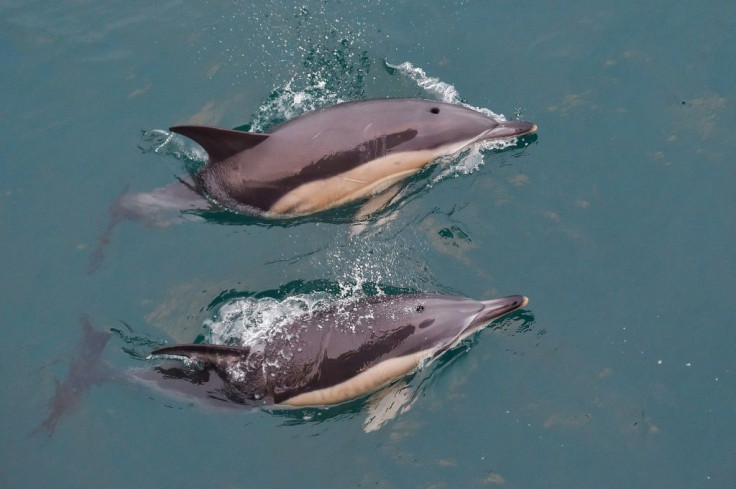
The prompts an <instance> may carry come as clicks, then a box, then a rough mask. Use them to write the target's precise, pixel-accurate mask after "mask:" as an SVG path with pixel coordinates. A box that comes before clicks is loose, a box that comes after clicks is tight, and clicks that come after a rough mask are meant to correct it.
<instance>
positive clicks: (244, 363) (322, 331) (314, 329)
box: [135, 294, 528, 407]
mask: <svg viewBox="0 0 736 489" xmlns="http://www.w3.org/2000/svg"><path fill="white" fill-rule="evenodd" d="M527 302H528V300H527V298H526V297H524V296H509V297H504V298H501V299H493V300H488V301H475V300H472V299H467V298H464V297H454V296H445V295H438V294H401V295H392V296H381V297H371V298H367V299H362V300H359V301H356V302H354V303H351V304H348V305H343V306H341V307H340V306H335V307H333V308H331V309H328V310H324V311H321V312H317V313H314V314H311V315H305V316H303V317H300V318H297V319H296V320H295V321H293V322H292V323H290V324H288V325H286V326H284V327H282V328H280V329H279V330H278V331H277V332H275V333H274V334H272V335H270V336H268V337H267V338H265V339H263V340H260V341H257V342H255V343H254V344H250V345H247V346H242V347H235V346H219V345H205V344H188V345H175V346H169V347H165V348H160V349H158V350H155V351H154V352H153V353H152V355H156V356H158V355H166V356H175V357H186V358H189V359H191V360H194V362H192V361H187V362H184V363H182V362H178V361H176V362H175V361H173V360H171V359H168V360H167V361H166V362H165V363H163V364H161V365H159V366H157V367H155V369H154V370H144V371H139V372H137V373H136V374H135V376H136V377H138V379H139V380H142V381H144V382H146V383H149V384H152V385H154V386H155V387H158V388H161V389H162V390H166V391H174V392H177V393H179V394H182V395H184V396H185V397H187V398H192V397H193V398H200V399H204V400H208V401H212V402H214V403H215V404H220V405H222V404H223V402H230V403H236V404H243V405H246V406H251V407H258V406H268V405H276V406H287V407H288V406H322V405H331V404H338V403H342V402H345V401H349V400H352V399H356V398H359V397H362V396H364V395H367V394H370V393H372V392H374V391H376V390H378V389H380V388H381V387H383V386H386V385H388V384H391V383H392V382H394V381H396V380H398V379H400V378H402V377H403V376H405V375H407V374H409V373H411V372H412V371H414V370H415V369H416V368H417V367H418V366H420V365H421V364H422V363H423V362H425V361H427V360H431V359H433V358H436V357H438V356H440V355H441V354H442V353H443V352H445V351H447V350H449V349H451V348H453V347H454V346H455V345H457V344H458V343H459V342H460V341H461V340H463V339H464V338H466V337H467V336H469V335H471V334H473V333H474V332H476V331H478V330H480V329H481V328H483V327H485V326H486V325H488V324H489V323H490V322H491V321H493V320H494V319H496V318H498V317H501V316H503V315H505V314H507V313H509V312H511V311H514V310H516V309H518V308H521V307H524V306H525V305H526V304H527ZM218 401H223V402H218Z"/></svg>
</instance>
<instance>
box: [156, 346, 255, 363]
mask: <svg viewBox="0 0 736 489" xmlns="http://www.w3.org/2000/svg"><path fill="white" fill-rule="evenodd" d="M249 353H250V348H249V347H247V346H224V345H201V344H200V345H195V344H185V345H174V346H166V347H164V348H159V349H158V350H154V351H153V352H151V355H174V356H177V357H187V358H191V359H193V360H197V361H199V362H202V363H205V364H209V365H213V366H215V367H227V366H228V365H229V364H231V363H233V362H235V361H238V360H242V359H244V358H245V357H247V356H248V354H249Z"/></svg>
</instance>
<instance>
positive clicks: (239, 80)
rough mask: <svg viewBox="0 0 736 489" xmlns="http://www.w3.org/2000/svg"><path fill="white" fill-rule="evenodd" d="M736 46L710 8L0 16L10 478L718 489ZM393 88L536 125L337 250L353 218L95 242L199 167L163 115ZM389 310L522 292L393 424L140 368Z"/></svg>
mask: <svg viewBox="0 0 736 489" xmlns="http://www.w3.org/2000/svg"><path fill="white" fill-rule="evenodd" d="M734 32H736V3H730V2H722V1H721V2H709V1H706V2H699V3H695V2H679V1H675V2H645V3H642V2H597V3H590V2H564V3H544V2H531V3H524V2H482V1H460V0H458V1H437V0H428V1H426V2H408V1H395V2H389V1H372V2H346V1H327V0H325V1H322V2H318V1H308V0H307V1H301V2H290V1H288V0H287V1H278V2H277V1H264V2H245V1H226V2H215V1H201V2H182V1H159V2H142V1H139V0H130V1H128V2H92V1H87V0H80V1H59V2H54V3H50V2H41V1H28V0H26V1H22V2H21V1H16V0H5V1H3V2H0V118H1V119H0V120H1V121H2V122H0V124H1V125H0V127H1V128H2V131H0V148H1V150H2V156H1V157H0V252H1V253H2V258H3V260H2V265H1V266H0V314H1V316H2V318H3V328H2V331H3V338H2V339H3V343H2V347H3V354H2V355H0V375H2V390H1V391H0V393H1V396H2V397H1V398H0V419H1V420H2V421H1V423H2V424H1V425H0V426H1V429H0V460H2V462H0V487H3V488H31V487H55V488H67V487H68V488H86V487H90V488H91V487H95V488H97V487H106V488H117V487H120V488H129V487H182V488H186V487H213V488H218V487H219V488H241V487H242V488H252V487H264V488H265V487H268V488H271V487H273V488H297V487H320V488H327V487H334V488H348V487H350V488H381V489H387V488H402V489H403V488H434V489H439V488H459V487H462V488H466V487H468V488H472V487H478V488H484V487H504V488H509V489H510V488H533V487H545V488H566V489H567V488H580V487H595V488H623V487H637V488H663V489H665V488H666V489H674V488H683V489H684V488H687V489H691V488H695V487H704V488H711V487H712V488H733V487H736V457H734V454H736V375H735V374H736V253H734V250H735V249H736V192H735V191H734V184H735V183H736V138H735V137H734V135H733V127H736V110H734V99H735V97H736V63H734V61H733V60H735V59H736V39H735V38H734ZM383 97H423V98H429V99H436V100H446V101H451V102H455V103H465V104H468V105H470V106H473V107H476V108H479V109H484V110H491V111H493V112H494V113H496V114H499V115H501V114H503V116H505V117H506V118H507V119H522V120H529V121H533V122H534V123H536V124H537V125H538V126H539V132H538V136H536V137H534V138H531V139H529V140H526V141H521V142H519V144H517V145H515V146H513V147H508V148H485V149H478V148H475V149H472V150H470V151H467V152H465V153H463V154H461V155H458V156H457V157H455V158H454V159H452V160H451V161H446V162H444V163H443V164H442V165H436V166H434V167H432V168H430V169H427V170H425V171H422V172H420V174H418V175H416V176H415V177H413V178H412V179H410V181H409V182H408V183H407V186H406V188H405V189H404V191H403V192H402V194H401V196H400V197H401V198H400V199H399V200H398V202H396V203H393V204H391V205H390V206H389V208H387V209H384V210H383V211H381V212H379V213H378V214H377V215H375V216H373V217H371V218H370V219H369V220H368V221H367V222H365V223H364V224H365V225H366V229H365V230H364V231H363V232H361V233H358V234H356V233H355V232H353V230H352V223H351V218H350V216H351V215H352V213H353V212H354V211H355V210H356V209H357V207H356V206H348V207H347V208H343V209H338V210H335V211H331V212H329V213H327V214H325V215H322V216H317V217H313V218H302V219H296V220H281V221H268V220H264V219H257V218H247V217H242V216H235V215H232V214H229V213H227V212H222V213H219V214H214V215H209V216H204V217H203V216H202V215H198V214H196V213H184V214H181V213H179V212H177V211H171V210H169V211H163V212H161V213H158V214H156V215H155V216H153V217H150V218H149V219H148V220H126V221H123V222H120V223H118V224H117V225H116V226H114V227H113V228H112V229H111V230H110V231H109V233H107V234H106V231H105V230H106V228H107V227H108V225H109V223H110V212H109V210H110V209H111V206H113V205H114V203H115V202H116V200H117V199H118V198H119V197H120V196H121V194H123V193H128V194H134V193H141V194H148V193H150V192H152V191H154V189H157V188H161V187H163V186H165V185H167V184H169V183H171V182H172V181H174V180H175V179H176V178H177V177H181V176H184V175H186V174H187V172H188V171H191V170H192V169H194V168H196V167H197V166H198V165H201V164H202V163H203V162H204V161H205V160H206V156H204V155H203V153H202V152H201V150H200V149H199V148H197V147H196V146H195V145H192V144H191V143H189V142H187V140H186V139H185V138H181V137H178V136H172V135H171V134H170V133H169V132H168V130H167V128H168V127H170V126H172V125H176V124H182V123H194V124H209V125H217V126H221V127H229V128H232V127H241V128H246V129H251V130H259V131H261V130H266V129H268V127H271V126H273V125H274V124H277V123H279V122H281V121H283V120H287V119H289V118H291V117H293V116H296V115H298V114H301V113H305V112H307V111H309V110H312V109H314V108H319V107H323V106H327V105H330V104H333V103H337V102H340V101H347V100H360V99H366V98H383ZM101 238H102V241H103V242H102V245H103V246H101V247H100V244H101V243H100V239H101ZM95 257H97V258H95ZM96 259H97V261H95V260H96ZM405 290H410V291H420V290H421V291H433V292H441V293H448V294H459V295H463V296H467V297H472V298H475V299H487V298H492V297H496V296H501V295H509V294H524V295H526V296H528V297H529V298H530V300H531V302H530V303H529V305H528V306H527V307H526V308H524V310H522V311H519V312H517V313H515V314H513V315H511V316H510V317H508V318H506V319H505V320H503V321H500V322H498V323H494V325H492V326H491V327H490V328H488V329H486V330H484V331H482V332H480V333H479V334H477V335H475V336H474V337H473V338H472V339H470V340H468V341H466V342H465V343H464V344H463V345H462V346H461V348H459V349H458V350H455V351H453V352H452V353H451V354H450V355H448V356H447V357H446V358H443V359H442V360H441V361H440V362H435V364H432V365H431V366H429V367H427V368H424V369H422V370H421V371H420V372H419V373H417V374H416V375H415V376H413V377H411V378H409V379H408V385H407V389H408V390H407V392H411V394H410V396H411V399H410V402H407V403H405V404H403V405H402V407H403V409H400V410H398V411H397V412H391V413H389V411H390V409H386V408H385V405H384V406H383V407H380V406H379V408H375V405H374V404H371V402H370V400H369V399H363V400H359V401H357V402H355V403H350V404H348V405H345V406H338V407H335V408H330V409H306V410H296V411H288V412H271V411H268V410H256V411H245V410H239V409H222V410H219V409H212V408H207V407H204V406H201V405H199V404H197V403H192V402H190V401H186V400H181V399H178V398H175V397H171V396H169V395H167V394H166V393H163V392H159V391H157V390H155V389H151V388H150V387H148V386H147V385H144V384H141V383H139V382H135V381H134V380H133V378H132V376H131V374H130V373H131V372H132V371H135V370H136V369H150V368H152V367H153V366H154V365H156V362H154V361H152V360H150V359H147V355H148V354H149V353H150V352H151V351H152V350H153V349H154V348H156V347H158V346H161V345H164V344H170V343H173V342H191V341H195V340H197V341H217V342H228V341H229V342H233V341H239V340H242V339H243V338H244V337H245V336H247V334H249V331H252V328H258V327H261V328H262V327H266V328H267V327H269V325H270V324H272V323H273V321H276V320H277V319H278V318H283V317H284V316H288V315H289V314H292V312H293V311H294V310H303V309H304V308H305V307H307V308H309V307H312V306H314V305H315V304H320V303H324V302H328V303H329V302H330V301H335V300H341V299H344V298H346V297H358V296H361V295H365V294H368V295H370V294H375V293H395V292H397V291H405ZM85 325H87V326H88V327H91V328H92V329H89V328H85ZM376 409H379V413H378V414H391V416H387V417H386V419H385V420H382V421H381V422H380V423H378V424H370V423H369V420H370V418H371V416H375V415H376ZM381 409H383V411H385V412H380V410H381Z"/></svg>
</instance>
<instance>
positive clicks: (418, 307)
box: [417, 304, 424, 312]
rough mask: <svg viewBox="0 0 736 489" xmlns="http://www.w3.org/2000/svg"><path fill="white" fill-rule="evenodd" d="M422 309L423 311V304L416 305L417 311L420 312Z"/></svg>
mask: <svg viewBox="0 0 736 489" xmlns="http://www.w3.org/2000/svg"><path fill="white" fill-rule="evenodd" d="M422 311H424V306H423V305H421V304H419V305H418V306H417V312H422Z"/></svg>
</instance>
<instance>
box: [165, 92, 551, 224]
mask: <svg viewBox="0 0 736 489" xmlns="http://www.w3.org/2000/svg"><path fill="white" fill-rule="evenodd" d="M536 129H537V126H536V125H534V124H532V123H530V122H510V121H497V120H495V119H492V118H490V117H488V116H486V115H484V114H482V113H480V112H478V111H475V110H471V109H469V108H466V107H463V106H460V105H453V104H447V103H442V102H437V101H431V100H421V99H379V100H364V101H359V102H348V103H342V104H337V105H333V106H330V107H327V108H324V109H321V110H316V111H313V112H309V113H307V114H304V115H301V116H299V117H296V118H294V119H291V120H289V121H287V122H285V123H283V124H280V125H278V126H276V127H274V128H273V130H272V131H270V132H268V133H251V132H242V131H235V130H227V129H218V128H213V127H205V126H175V127H172V128H171V131H173V132H176V133H179V134H182V135H184V136H186V137H188V138H190V139H192V140H194V141H196V142H197V143H199V145H200V146H202V147H203V148H204V149H205V150H206V151H207V154H208V155H209V161H208V162H207V164H206V165H205V166H204V167H203V168H202V169H201V171H199V173H198V174H197V175H196V177H195V188H196V189H197V191H198V192H199V193H201V194H203V195H205V196H206V197H207V198H208V199H209V200H211V201H213V202H214V203H216V204H217V205H219V206H221V207H225V208H227V209H230V210H232V211H236V212H239V213H243V214H250V215H261V216H265V217H295V216H304V215H308V214H312V213H315V212H319V211H323V210H326V209H330V208H333V207H336V206H339V205H342V204H345V203H348V202H353V201H356V200H360V199H364V198H366V197H371V196H374V195H377V194H380V193H382V192H383V191H386V190H387V189H389V188H391V187H393V186H394V185H395V184H397V183H398V182H401V181H402V180H404V179H406V178H407V177H409V176H411V175H413V174H414V173H416V172H417V171H418V170H420V169H421V168H423V167H424V166H426V165H428V164H430V163H432V162H433V161H435V160H436V159H437V158H440V157H442V156H446V155H451V154H454V153H457V152H458V151H461V150H462V149H464V148H466V147H467V146H469V145H471V144H473V143H475V142H478V141H494V140H500V139H509V138H513V137H519V136H523V135H526V134H531V133H533V132H535V131H536Z"/></svg>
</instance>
